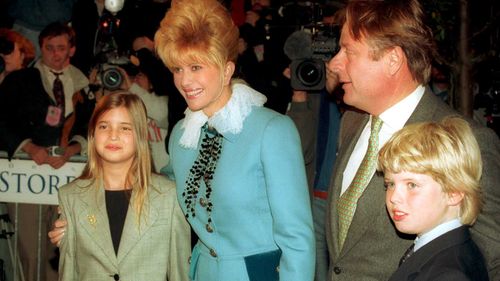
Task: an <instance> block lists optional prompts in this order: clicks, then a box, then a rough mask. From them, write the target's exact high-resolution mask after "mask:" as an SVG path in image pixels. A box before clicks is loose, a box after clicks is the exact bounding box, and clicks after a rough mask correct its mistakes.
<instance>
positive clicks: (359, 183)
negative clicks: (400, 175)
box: [337, 116, 382, 249]
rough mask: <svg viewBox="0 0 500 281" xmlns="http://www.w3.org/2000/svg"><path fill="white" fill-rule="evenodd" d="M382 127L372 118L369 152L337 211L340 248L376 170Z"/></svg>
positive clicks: (379, 122)
mask: <svg viewBox="0 0 500 281" xmlns="http://www.w3.org/2000/svg"><path fill="white" fill-rule="evenodd" d="M381 127H382V120H381V119H379V118H378V117H376V116H373V117H372V124H371V132H370V139H369V141H368V150H367V151H366V154H365V157H364V158H363V161H361V165H360V166H359V168H358V171H357V172H356V175H355V176H354V179H353V180H352V182H351V185H349V187H348V188H347V189H346V191H345V192H344V193H343V194H342V196H341V197H340V199H339V201H338V204H337V210H338V212H339V237H338V238H339V247H340V249H342V246H343V245H344V241H345V239H346V236H347V231H348V230H349V226H350V225H351V221H352V217H353V216H354V212H355V211H356V206H357V203H358V199H359V197H361V194H363V191H364V190H365V188H366V186H367V185H368V183H369V182H370V179H371V178H372V176H373V172H374V171H375V168H376V163H377V153H378V133H379V132H380V128H381Z"/></svg>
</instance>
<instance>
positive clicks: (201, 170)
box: [182, 124, 223, 231]
mask: <svg viewBox="0 0 500 281" xmlns="http://www.w3.org/2000/svg"><path fill="white" fill-rule="evenodd" d="M203 130H204V131H205V132H206V133H205V136H204V137H203V140H202V142H201V149H200V152H199V154H198V157H197V158H196V160H195V161H194V164H193V166H192V167H191V169H190V170H189V176H188V178H187V180H186V188H185V189H184V192H182V196H183V197H184V203H185V204H186V218H189V216H191V217H193V218H194V217H195V216H196V213H195V205H196V200H197V198H198V191H199V188H200V184H201V180H203V182H205V185H206V187H207V189H206V191H205V198H206V200H204V202H203V204H202V207H204V208H205V209H206V210H207V213H208V222H207V224H206V228H207V230H209V231H210V230H211V229H212V227H211V225H210V224H211V223H212V217H211V213H212V207H213V205H212V201H211V200H210V195H211V193H212V179H213V176H214V173H215V168H216V167H217V161H218V160H219V157H220V154H221V151H222V141H223V137H222V135H221V134H219V133H218V132H217V131H216V130H215V129H214V128H210V127H208V125H207V124H205V125H204V126H203Z"/></svg>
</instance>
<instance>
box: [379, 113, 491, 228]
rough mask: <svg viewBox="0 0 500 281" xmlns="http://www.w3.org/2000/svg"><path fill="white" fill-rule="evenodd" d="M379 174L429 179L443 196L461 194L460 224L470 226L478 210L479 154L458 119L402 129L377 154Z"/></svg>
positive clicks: (472, 138)
mask: <svg viewBox="0 0 500 281" xmlns="http://www.w3.org/2000/svg"><path fill="white" fill-rule="evenodd" d="M378 170H380V171H382V172H384V173H386V172H390V173H399V172H403V171H405V172H411V173H417V174H425V175H429V176H431V177H432V178H433V179H434V180H435V181H436V182H437V183H439V184H440V185H441V187H442V188H443V192H445V193H452V192H461V193H463V194H464V198H463V200H462V202H461V203H460V219H461V222H462V223H463V224H466V225H472V224H473V223H474V221H475V220H476V218H477V216H478V214H479V212H480V210H481V207H482V201H481V190H480V186H479V180H480V178H481V172H482V161H481V153H480V150H479V145H478V143H477V141H476V139H475V137H474V135H473V134H472V130H471V128H470V126H469V125H468V123H467V122H466V121H465V120H463V119H461V118H458V117H448V118H445V119H443V120H442V121H441V122H423V123H416V124H411V125H408V126H405V127H404V128H403V129H401V130H400V131H399V132H397V133H396V134H394V135H393V136H392V138H391V139H390V140H389V141H388V142H387V143H386V144H385V145H384V146H383V147H382V149H381V150H380V152H379V157H378ZM429 207H431V206H429Z"/></svg>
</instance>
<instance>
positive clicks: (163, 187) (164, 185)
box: [151, 174, 175, 194]
mask: <svg viewBox="0 0 500 281" xmlns="http://www.w3.org/2000/svg"><path fill="white" fill-rule="evenodd" d="M151 187H152V188H151V192H157V193H160V194H162V193H166V192H169V191H174V192H175V182H174V181H172V180H171V179H169V178H168V177H166V176H164V175H160V174H152V175H151Z"/></svg>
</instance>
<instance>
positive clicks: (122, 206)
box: [59, 94, 190, 281]
mask: <svg viewBox="0 0 500 281" xmlns="http://www.w3.org/2000/svg"><path fill="white" fill-rule="evenodd" d="M147 135H148V133H147V117H146V110H145V107H144V104H143V103H142V101H141V99H140V98H139V97H137V96H136V95H132V94H111V95H108V96H105V97H103V98H102V99H101V100H100V101H99V102H98V103H97V105H96V108H95V110H94V113H93V115H92V118H91V120H90V124H89V134H88V144H89V145H88V162H87V165H86V166H85V168H84V170H83V173H82V175H81V176H80V177H79V178H78V179H76V180H75V181H73V182H72V183H69V184H68V185H65V186H63V187H61V189H60V191H59V204H60V207H61V209H62V217H63V218H64V219H65V220H67V222H68V224H67V227H66V232H65V235H64V239H63V240H62V241H61V245H60V246H61V259H60V264H59V274H60V276H59V280H64V281H71V280H78V281H83V280H99V281H105V280H125V281H129V280H148V281H155V280H157V281H165V280H180V281H186V280H188V274H187V273H188V259H189V255H190V232H189V225H188V224H187V222H186V219H185V218H184V215H183V214H182V211H181V209H180V207H179V204H178V203H177V200H176V194H175V186H174V183H173V182H172V181H170V180H168V179H167V178H165V177H162V176H159V175H153V174H152V172H151V155H150V152H149V146H148V140H147V139H148V138H147Z"/></svg>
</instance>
